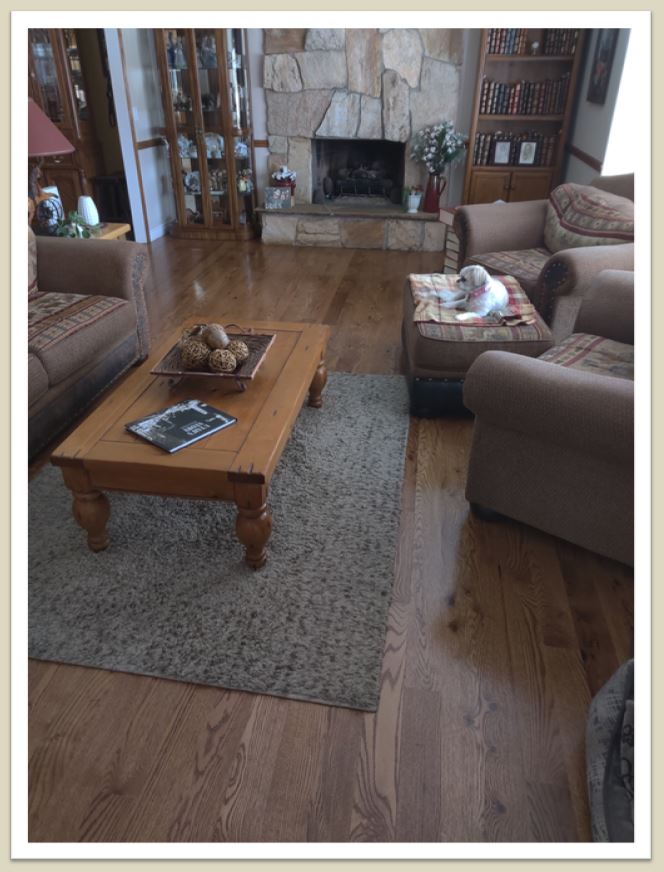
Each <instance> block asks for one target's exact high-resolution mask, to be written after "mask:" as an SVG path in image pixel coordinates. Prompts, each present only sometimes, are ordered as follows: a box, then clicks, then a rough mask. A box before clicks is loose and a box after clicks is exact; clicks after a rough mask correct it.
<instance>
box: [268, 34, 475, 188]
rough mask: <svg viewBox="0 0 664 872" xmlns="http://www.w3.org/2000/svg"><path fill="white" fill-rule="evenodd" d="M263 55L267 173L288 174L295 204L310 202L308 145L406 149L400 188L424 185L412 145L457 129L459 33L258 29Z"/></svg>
mask: <svg viewBox="0 0 664 872" xmlns="http://www.w3.org/2000/svg"><path fill="white" fill-rule="evenodd" d="M264 51H265V58H264V71H263V87H264V89H265V101H266V109H267V133H268V142H269V151H270V154H269V167H268V172H269V173H271V172H272V170H273V169H275V168H276V167H278V166H280V165H282V164H288V166H289V167H290V168H291V169H294V170H296V172H297V188H296V200H297V202H300V203H310V202H311V196H312V184H311V140H312V138H314V137H342V138H345V139H388V140H391V141H394V142H404V143H406V167H405V183H406V185H411V184H424V182H425V180H426V168H425V167H424V166H423V165H422V164H417V163H415V162H413V161H412V160H411V159H410V144H411V141H412V138H413V136H414V135H415V134H416V133H417V132H418V130H420V129H421V128H422V127H427V126H429V125H431V124H437V123H439V122H440V121H443V120H445V119H447V120H450V121H452V122H454V123H456V118H457V110H458V101H459V78H460V67H461V64H462V62H463V31H462V30H444V29H435V30H405V29H391V30H378V29H376V30H367V29H348V30H345V29H338V30H337V29H310V30H265V46H264ZM461 132H462V133H467V131H461Z"/></svg>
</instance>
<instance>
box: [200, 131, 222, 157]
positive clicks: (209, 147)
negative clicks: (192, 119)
mask: <svg viewBox="0 0 664 872" xmlns="http://www.w3.org/2000/svg"><path fill="white" fill-rule="evenodd" d="M205 149H206V152H207V156H208V157H210V158H217V159H220V158H222V157H223V156H224V138H223V136H221V135H220V134H219V133H206V134H205Z"/></svg>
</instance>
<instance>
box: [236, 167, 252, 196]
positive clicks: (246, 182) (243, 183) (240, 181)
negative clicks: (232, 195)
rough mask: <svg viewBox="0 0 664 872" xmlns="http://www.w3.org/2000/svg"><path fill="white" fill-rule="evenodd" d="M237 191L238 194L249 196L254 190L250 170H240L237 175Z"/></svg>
mask: <svg viewBox="0 0 664 872" xmlns="http://www.w3.org/2000/svg"><path fill="white" fill-rule="evenodd" d="M237 189H238V191H239V192H240V194H249V193H251V191H253V189H254V183H253V181H252V178H251V170H249V169H244V170H240V172H239V173H238V174H237Z"/></svg>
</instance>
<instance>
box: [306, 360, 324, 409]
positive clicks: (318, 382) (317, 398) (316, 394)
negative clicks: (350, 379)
mask: <svg viewBox="0 0 664 872" xmlns="http://www.w3.org/2000/svg"><path fill="white" fill-rule="evenodd" d="M326 382H327V367H326V366H325V361H324V360H321V362H320V363H319V364H318V369H317V370H316V372H315V373H314V377H313V379H312V381H311V385H310V387H309V405H310V406H313V407H314V409H320V407H321V406H322V405H323V397H322V394H323V388H324V387H325V383H326Z"/></svg>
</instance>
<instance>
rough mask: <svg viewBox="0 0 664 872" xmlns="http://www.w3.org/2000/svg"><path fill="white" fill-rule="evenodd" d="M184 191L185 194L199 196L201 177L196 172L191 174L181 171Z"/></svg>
mask: <svg viewBox="0 0 664 872" xmlns="http://www.w3.org/2000/svg"><path fill="white" fill-rule="evenodd" d="M183 182H184V190H185V193H186V194H200V192H201V177H200V174H199V173H198V171H197V170H194V171H193V172H191V173H187V172H184V171H183Z"/></svg>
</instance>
